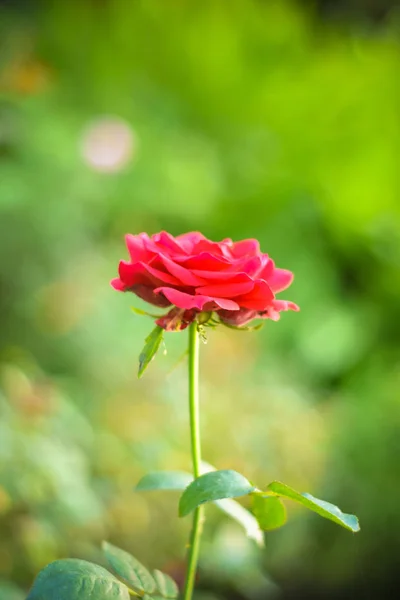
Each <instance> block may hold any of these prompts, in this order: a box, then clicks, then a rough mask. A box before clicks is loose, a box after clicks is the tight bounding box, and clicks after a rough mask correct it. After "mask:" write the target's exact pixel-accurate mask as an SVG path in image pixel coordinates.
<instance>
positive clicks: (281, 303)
mask: <svg viewBox="0 0 400 600" xmlns="http://www.w3.org/2000/svg"><path fill="white" fill-rule="evenodd" d="M272 306H273V307H274V309H275V310H277V311H279V312H281V311H282V310H294V311H295V312H299V310H300V306H297V304H295V303H294V302H290V300H273V302H272Z"/></svg>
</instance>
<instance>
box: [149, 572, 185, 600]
mask: <svg viewBox="0 0 400 600" xmlns="http://www.w3.org/2000/svg"><path fill="white" fill-rule="evenodd" d="M153 576H154V579H155V582H156V584H157V589H158V591H159V592H160V594H161V596H162V597H163V598H177V597H178V595H179V589H178V586H177V585H176V583H175V581H174V580H173V579H172V577H170V576H169V575H167V574H166V573H162V571H157V570H155V571H153Z"/></svg>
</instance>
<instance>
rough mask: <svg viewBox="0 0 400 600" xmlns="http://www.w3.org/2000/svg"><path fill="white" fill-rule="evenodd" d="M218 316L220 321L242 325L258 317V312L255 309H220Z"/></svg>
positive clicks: (237, 325)
mask: <svg viewBox="0 0 400 600" xmlns="http://www.w3.org/2000/svg"><path fill="white" fill-rule="evenodd" d="M218 316H219V318H220V319H221V321H222V322H223V323H226V324H227V325H234V326H235V327H242V326H243V325H247V323H250V321H253V319H256V318H257V317H258V313H257V311H256V310H248V309H246V308H241V309H240V310H237V311H230V310H220V311H218Z"/></svg>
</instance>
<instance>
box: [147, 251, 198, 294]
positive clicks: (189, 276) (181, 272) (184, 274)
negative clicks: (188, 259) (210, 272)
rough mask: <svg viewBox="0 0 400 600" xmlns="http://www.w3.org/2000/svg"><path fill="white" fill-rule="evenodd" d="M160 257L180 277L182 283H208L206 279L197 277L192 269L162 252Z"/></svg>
mask: <svg viewBox="0 0 400 600" xmlns="http://www.w3.org/2000/svg"><path fill="white" fill-rule="evenodd" d="M159 259H160V261H161V262H162V263H163V265H164V266H165V268H166V269H168V271H169V272H170V273H172V275H174V277H176V278H177V279H178V281H179V282H180V284H181V285H182V284H183V285H190V286H199V285H203V284H204V283H207V282H206V281H205V280H204V279H201V278H200V277H197V275H193V273H192V272H191V271H189V270H188V269H185V267H182V266H181V265H178V264H176V262H174V261H173V260H171V259H170V258H168V257H167V256H165V255H164V254H160V255H159Z"/></svg>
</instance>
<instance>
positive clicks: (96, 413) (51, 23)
mask: <svg viewBox="0 0 400 600" xmlns="http://www.w3.org/2000/svg"><path fill="white" fill-rule="evenodd" d="M397 25H398V23H397V22H396V14H395V13H394V12H393V13H392V14H391V20H390V19H388V20H387V22H386V23H385V24H384V25H382V26H381V27H380V28H379V29H375V30H373V31H371V30H370V29H369V28H363V26H362V24H360V26H358V27H357V26H355V25H354V24H353V25H352V26H349V25H345V24H344V23H341V24H338V23H336V22H335V23H333V24H331V23H330V22H329V20H328V21H327V20H325V21H324V22H321V21H320V20H319V19H318V16H317V14H316V13H314V12H313V10H312V9H311V8H310V5H306V4H305V3H303V5H301V6H298V5H295V4H293V3H288V2H271V3H269V2H264V3H262V2H256V1H255V0H254V1H251V0H248V1H245V0H231V1H230V2H229V5H228V3H226V2H225V1H223V0H217V1H215V0H214V1H211V0H207V1H205V2H201V4H200V3H196V2H194V1H193V2H189V1H188V0H187V1H184V0H174V1H171V2H163V1H162V0H151V1H148V2H144V1H143V2H140V1H138V2H128V1H124V0H114V1H111V0H108V1H106V0H103V1H97V2H94V1H91V2H89V1H83V0H71V1H69V2H67V1H65V2H57V3H52V2H45V1H42V2H40V3H37V5H36V6H35V8H34V9H33V8H31V10H30V11H26V12H25V11H21V12H17V11H15V12H11V11H6V10H5V9H2V12H1V13H0V39H1V42H0V43H1V53H0V292H1V296H0V311H1V312H0V314H1V329H2V336H1V341H0V367H1V389H2V392H1V397H0V581H1V580H4V581H13V582H15V584H16V585H17V586H20V587H21V588H24V589H26V588H27V587H28V586H29V584H30V583H31V581H32V579H33V577H34V574H35V573H36V572H37V571H38V570H39V569H40V568H41V567H42V566H43V565H44V564H46V563H47V562H49V561H50V560H53V559H56V558H59V557H64V556H74V557H79V558H86V559H88V560H94V561H95V562H100V561H101V557H100V554H99V543H100V540H101V539H103V538H107V539H109V540H110V541H114V542H115V543H116V544H118V545H119V546H121V547H123V548H126V549H127V550H129V551H131V552H132V553H134V554H135V555H137V556H139V557H140V559H141V560H143V561H144V562H146V564H149V565H150V566H156V567H158V568H162V569H164V570H167V571H168V570H169V571H170V572H171V574H173V575H174V576H175V577H176V578H177V579H179V578H180V577H182V564H183V563H182V561H183V551H184V546H185V542H186V537H187V534H188V528H189V523H188V522H187V520H182V521H180V520H178V518H177V497H176V495H174V494H172V495H168V496H165V495H164V494H158V493H157V494H155V495H139V494H135V493H133V491H132V488H133V485H134V484H135V483H136V482H137V480H138V479H139V478H140V476H142V475H143V474H144V473H145V472H147V471H148V470H155V469H162V468H169V469H179V468H183V469H187V468H189V466H190V465H189V455H188V444H189V440H188V433H187V411H186V404H185V398H186V372H185V365H184V363H179V358H180V356H181V355H182V353H183V351H184V348H185V344H186V336H185V335H184V334H182V335H176V334H170V335H168V336H167V342H166V343H167V349H168V354H167V355H166V356H165V357H162V356H161V357H158V358H157V361H156V362H155V363H153V364H152V365H151V369H150V370H149V371H148V373H146V376H145V377H144V378H143V380H141V381H140V382H138V381H137V379H136V372H137V357H138V354H139V351H140V349H141V347H142V345H143V339H144V337H145V336H146V334H147V333H148V332H149V331H150V329H151V328H152V323H151V321H150V320H146V318H144V317H138V316H135V315H133V314H132V313H131V312H130V310H129V307H130V306H131V305H132V304H135V306H141V305H140V302H139V301H136V299H135V298H133V297H129V296H128V295H125V296H123V295H120V294H117V293H115V292H114V291H113V290H111V288H110V287H109V286H108V280H109V279H111V278H112V277H113V276H115V272H116V266H117V262H118V259H119V258H121V257H123V256H124V255H125V254H126V252H125V249H124V247H123V234H124V233H125V232H127V231H130V232H132V233H137V232H140V231H148V232H155V231H158V230H160V229H166V230H168V231H170V232H171V233H173V234H178V233H181V232H184V231H187V230H191V229H196V230H201V231H202V232H204V233H205V234H206V235H207V236H209V237H211V238H215V239H221V238H223V237H232V238H235V239H240V238H243V237H257V238H259V239H260V241H261V245H262V248H263V250H264V251H267V252H269V253H270V254H271V256H272V257H273V258H274V259H275V260H276V262H277V264H278V265H279V266H282V267H287V268H290V269H291V270H293V271H294V272H295V274H296V280H295V283H294V284H293V286H292V288H291V289H290V290H289V291H288V292H287V295H286V297H287V298H290V299H292V300H294V301H296V302H298V303H299V304H300V306H301V308H302V312H301V313H299V314H284V315H283V317H282V320H281V322H280V323H279V324H275V323H267V325H266V326H265V328H264V329H263V331H262V332H260V333H253V334H250V333H249V334H244V333H243V334H242V333H238V332H228V331H217V332H215V333H212V334H210V339H209V343H208V345H207V346H204V347H203V348H202V403H203V423H202V427H203V435H204V456H205V458H206V460H209V461H210V462H212V463H213V464H215V465H216V466H217V467H218V468H234V469H236V470H238V471H240V472H242V473H244V474H245V475H246V476H247V477H249V478H250V479H254V480H256V481H259V482H262V481H263V480H264V481H265V483H267V482H268V481H271V480H272V479H281V480H284V481H287V483H289V484H291V485H293V486H294V487H296V488H299V489H304V490H307V491H309V492H312V493H315V495H317V496H320V497H323V498H326V499H327V500H330V501H332V502H334V503H337V504H338V505H340V506H341V507H342V508H343V510H345V511H350V512H354V513H356V514H357V515H358V516H359V518H360V521H361V528H362V530H361V533H360V534H359V536H358V537H357V538H356V539H355V540H354V541H353V540H352V539H351V537H350V541H349V537H348V536H349V534H348V532H345V531H343V532H342V531H340V530H338V528H335V527H334V526H333V525H331V524H329V523H324V522H321V521H320V520H319V519H318V518H316V517H313V516H310V515H306V514H305V513H304V512H303V511H301V510H299V511H298V510H297V509H296V508H295V507H294V506H290V507H289V513H290V517H291V518H290V519H289V524H288V525H286V526H285V528H283V529H282V530H279V531H277V532H273V533H271V534H268V537H267V540H266V542H267V543H266V551H265V553H264V554H261V553H260V552H259V551H257V549H256V548H255V547H253V545H252V544H251V543H250V542H249V541H247V540H244V539H243V537H242V532H241V531H240V530H239V529H236V527H235V526H234V525H232V524H230V523H229V522H227V521H226V519H225V518H222V517H221V516H220V515H219V513H218V512H217V511H216V510H215V511H214V509H213V507H210V509H209V510H208V514H209V521H208V526H207V527H206V537H205V542H204V547H203V560H202V565H203V569H202V578H201V582H202V586H203V588H204V590H203V591H204V598H207V599H208V598H210V599H211V598H213V599H214V597H216V598H219V597H225V596H223V594H224V593H226V594H227V596H226V597H228V598H229V599H230V600H231V599H232V598H233V597H234V595H235V594H237V597H238V598H239V597H240V598H256V597H264V596H265V597H271V598H272V597H274V596H276V597H279V595H280V593H281V592H282V590H283V591H285V590H288V591H290V590H291V589H301V588H302V586H312V589H314V590H318V589H319V590H323V591H321V594H325V595H327V594H328V593H329V591H330V590H333V591H335V590H339V592H338V593H340V590H343V589H348V588H349V587H352V586H359V588H360V590H362V589H363V586H364V585H365V572H366V570H367V571H368V586H373V585H376V586H377V587H378V589H379V586H380V585H382V584H383V582H384V581H385V580H386V581H387V580H389V579H390V578H392V577H396V576H397V566H396V565H397V556H396V552H395V548H396V546H397V544H398V536H399V532H400V516H399V512H398V505H399V502H400V485H399V482H398V464H397V463H398V456H399V451H400V447H399V444H400V442H399V436H398V431H399V429H398V427H399V414H400V412H399V402H398V394H397V390H398V388H399V383H400V381H399V379H400V377H399V369H398V366H399V360H400V350H399V341H400V336H399V328H400V326H399V320H400V314H399V313H400V303H399V298H400V270H399V264H400V203H399V179H398V142H399V137H398V132H399V114H398V106H399V94H398V83H397V81H398V78H397V75H398V59H399V45H398V41H397V40H396V35H395V34H396V29H397ZM104 119H108V121H107V122H108V123H110V119H111V122H114V124H115V121H112V119H114V120H115V119H117V120H118V126H119V127H120V129H118V131H121V127H122V130H124V131H125V133H126V136H125V137H124V136H122V137H121V136H119V137H118V136H117V137H116V139H114V138H112V139H111V141H110V144H109V146H110V147H112V144H114V145H115V144H116V146H117V148H116V152H117V155H118V148H119V147H118V144H120V143H122V142H123V140H124V139H125V142H123V143H125V146H123V147H122V150H121V149H120V150H121V152H122V155H123V156H122V159H123V160H122V159H121V160H122V162H125V164H124V165H123V164H121V165H118V164H117V163H115V165H114V166H112V168H111V167H110V168H109V169H108V170H104V169H103V170H102V167H101V166H100V167H99V160H100V163H101V160H103V158H104V157H103V155H102V154H101V155H100V159H99V157H98V156H97V155H96V143H95V147H94V149H93V144H92V142H91V140H92V137H93V136H92V137H90V132H92V133H93V131H95V133H96V131H97V135H98V134H99V130H100V132H101V130H102V127H104V123H105V121H104ZM124 128H125V129H124ZM107 131H109V130H107ZM103 133H104V132H103ZM106 137H107V136H106ZM94 139H95V142H96V139H98V138H96V136H95V138H94ZM121 140H122V142H121ZM126 140H128V141H129V140H130V142H129V144H128V145H126V144H127V142H126ZM111 142H112V143H111ZM103 152H104V149H103ZM124 152H125V155H124ZM96 156H97V158H96ZM124 156H125V158H124ZM106 159H107V151H106ZM111 159H112V156H111ZM111 159H110V160H111ZM107 160H108V159H107ZM96 161H97V162H96ZM117 162H118V161H117ZM177 363H179V364H178V366H176V364H177ZM174 367H175V368H174ZM227 415H229V426H227ZM371 564H373V565H374V570H373V573H371V572H370V570H369V565H371ZM2 585H3V584H2ZM5 585H6V584H4V586H5ZM7 585H8V584H7ZM3 590H6V588H5V587H1V586H0V598H2V597H3V596H4V597H7V598H8V600H9V599H10V596H11V594H13V593H14V592H13V591H12V590H11V588H10V590H9V591H3ZM208 590H209V591H208ZM362 593H363V592H362V591H359V593H358V596H357V597H359V598H361V597H364V596H362ZM2 594H3V596H2ZM215 594H217V596H215ZM263 594H264V595H263ZM14 595H15V598H16V599H17V598H19V596H18V590H16V591H15V594H14ZM11 597H12V596H11ZM324 597H325V596H324ZM365 597H367V596H365ZM368 597H369V596H368ZM200 598H201V596H200V595H199V600H200Z"/></svg>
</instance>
